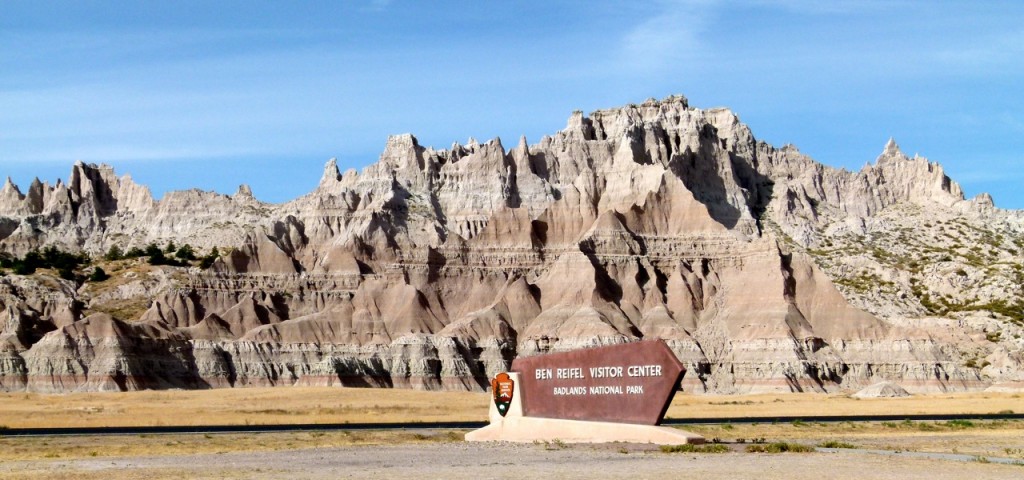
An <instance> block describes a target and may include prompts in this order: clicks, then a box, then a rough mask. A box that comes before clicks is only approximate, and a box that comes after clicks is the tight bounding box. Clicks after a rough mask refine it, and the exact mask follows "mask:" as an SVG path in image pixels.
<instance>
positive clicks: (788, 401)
mask: <svg viewBox="0 0 1024 480" xmlns="http://www.w3.org/2000/svg"><path fill="white" fill-rule="evenodd" d="M488 398H489V397H488V394H486V393H479V392H422V391H414V390H395V389H363V388H329V387H308V388H307V387H295V388H237V389H214V390H191V391H178V390H166V391H142V392H124V393H109V392H107V393H70V394H61V395H44V394H36V393H0V428H3V427H7V428H28V427H101V426H160V425H268V424H295V423H363V422H437V421H484V420H486V418H487V408H488V401H489V400H488ZM1010 411H1017V412H1018V413H1024V395H1021V394H1008V393H958V394H942V395H920V396H913V397H907V398H896V399H868V400H857V399H853V398H849V397H848V396H845V395H825V394H806V393H805V394H771V395H740V396H704V395H684V394H679V395H676V397H675V399H674V400H673V402H672V405H671V407H670V408H669V410H668V414H667V416H668V417H669V418H700V417H751V416H801V415H806V416H812V415H870V414H889V415H913V414H941V413H998V412H1010Z"/></svg>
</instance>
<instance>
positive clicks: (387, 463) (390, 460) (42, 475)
mask: <svg viewBox="0 0 1024 480" xmlns="http://www.w3.org/2000/svg"><path fill="white" fill-rule="evenodd" d="M683 477H685V478H702V479H717V478H722V479H737V478H757V479H759V480H771V479H814V480H821V479H826V478H827V479H847V478H849V479H858V480H862V479H865V478H870V479H901V480H906V479H922V480H942V479H963V478H970V479H972V480H982V479H1019V478H1024V466H1013V465H999V464H994V463H984V462H980V461H970V462H964V461H955V460H944V459H928V458H912V457H903V456H893V455H884V454H873V453H866V452H860V451H856V450H852V451H838V452H828V453H802V454H797V453H787V454H750V453H725V454H682V453H674V454H666V453H662V452H660V451H658V450H655V449H652V448H650V447H646V446H628V447H623V446H617V445H603V446H591V445H543V444H540V445H535V444H526V445H521V444H475V443H462V442H458V443H438V444H420V445H387V446H383V445H377V446H359V447H344V448H316V449H303V450H291V451H279V452H261V453H248V452H241V453H225V454H210V455H207V454H204V455H182V456H160V457H131V458H103V459H99V458H97V459H84V460H53V461H32V462H8V463H6V464H4V465H0V478H2V479H7V478H11V479H13V478H19V479H71V478H75V479H104V480H108V479H111V478H119V479H122V478H124V479H147V480H148V479H162V478H173V479H176V480H178V479H181V478H232V479H264V478H289V479H291V478H303V479H337V478H417V479H434V478H437V479H450V478H475V479H491V478H494V479H502V478H508V479H527V478H559V479H562V478H564V479H587V480H592V479H603V478H615V479H620V478H628V479H631V480H640V479H648V478H650V479H655V478H657V479H662V478H683Z"/></svg>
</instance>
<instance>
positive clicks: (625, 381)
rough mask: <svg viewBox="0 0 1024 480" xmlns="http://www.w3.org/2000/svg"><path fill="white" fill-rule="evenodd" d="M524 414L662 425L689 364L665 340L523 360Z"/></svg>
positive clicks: (516, 366) (516, 364)
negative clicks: (686, 365)
mask: <svg viewBox="0 0 1024 480" xmlns="http://www.w3.org/2000/svg"><path fill="white" fill-rule="evenodd" d="M511 370H512V371H513V372H518V373H519V393H520V395H521V402H522V405H523V415H524V416H527V417H543V418H562V419H568V420H590V421H599V422H618V423H635V424H642V425H657V424H658V423H660V422H661V419H662V417H664V416H665V411H666V410H668V405H669V403H670V402H671V401H672V397H673V396H674V395H675V391H676V387H677V386H678V385H679V379H680V378H682V376H683V372H684V371H685V369H684V368H683V364H682V363H679V359H677V358H676V356H675V354H674V353H672V350H671V349H670V348H668V345H667V344H666V343H665V341H664V340H647V341H642V342H634V343H625V344H621V345H613V346H608V347H597V348H588V349H584V350H576V351H572V352H564V353H551V354H547V355H538V356H535V357H524V358H517V359H516V360H515V361H513V362H512V369H511Z"/></svg>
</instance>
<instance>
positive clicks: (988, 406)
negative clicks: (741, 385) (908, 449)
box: [666, 392, 1024, 418]
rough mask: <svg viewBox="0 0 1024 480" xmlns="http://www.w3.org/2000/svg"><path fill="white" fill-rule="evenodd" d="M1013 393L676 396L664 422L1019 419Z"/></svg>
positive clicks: (1020, 401) (1019, 404)
mask: <svg viewBox="0 0 1024 480" xmlns="http://www.w3.org/2000/svg"><path fill="white" fill-rule="evenodd" d="M1022 397H1024V396H1022V395H1021V394H1017V393H1012V394H1011V393H987V392H976V393H951V394H939V395H915V396H912V397H904V398H876V399H864V400H858V399H855V398H850V397H849V396H847V395H839V394H831V395H828V394H818V393H792V394H765V395H732V396H718V395H716V396H699V395H676V397H675V399H673V401H672V405H671V406H670V407H669V409H668V413H667V414H666V417H669V418H691V417H704V418H707V417H769V416H776V417H779V416H786V417H799V416H804V415H806V416H812V415H915V414H955V413H999V412H1009V411H1013V412H1016V413H1024V398H1022Z"/></svg>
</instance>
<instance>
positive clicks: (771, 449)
mask: <svg viewBox="0 0 1024 480" xmlns="http://www.w3.org/2000/svg"><path fill="white" fill-rule="evenodd" d="M813 451H814V447H811V446H807V445H803V444H800V443H789V442H773V443H766V444H763V445H749V446H747V452H750V453H787V452H793V453H808V452H813Z"/></svg>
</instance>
